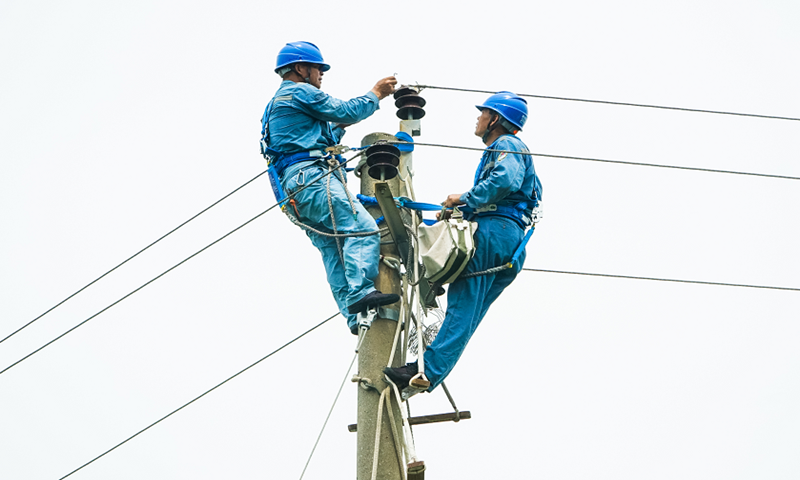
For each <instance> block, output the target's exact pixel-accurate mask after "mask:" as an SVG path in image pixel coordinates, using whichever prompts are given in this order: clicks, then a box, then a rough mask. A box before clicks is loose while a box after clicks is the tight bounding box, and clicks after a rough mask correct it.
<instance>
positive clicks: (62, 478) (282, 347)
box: [59, 312, 352, 480]
mask: <svg viewBox="0 0 800 480" xmlns="http://www.w3.org/2000/svg"><path fill="white" fill-rule="evenodd" d="M337 315H339V312H336V313H335V314H333V315H331V316H330V317H328V318H326V319H325V320H323V321H322V322H320V323H318V324H316V325H315V326H313V327H311V328H309V329H308V330H306V331H305V332H303V333H301V334H300V335H298V336H296V337H295V338H293V339H292V340H290V341H288V342H287V343H285V344H283V346H281V347H280V348H278V349H277V350H273V351H272V352H271V353H269V354H268V355H266V356H264V357H262V358H261V359H259V360H256V361H255V362H254V363H251V364H250V365H249V366H247V367H245V368H243V369H242V370H239V371H238V372H237V373H235V374H233V375H231V376H230V377H228V378H227V379H225V380H223V381H222V382H220V383H218V384H217V385H215V386H214V387H211V388H210V389H208V390H206V391H205V392H203V393H201V394H200V395H198V396H197V397H195V398H194V399H192V400H190V401H189V402H187V403H185V404H183V405H182V406H180V407H178V408H176V409H175V410H173V411H171V412H170V413H168V414H166V415H164V416H163V417H161V418H159V419H158V420H156V421H155V422H153V423H151V424H150V425H148V426H146V427H144V428H143V429H141V430H139V431H138V432H136V433H134V434H133V435H131V436H130V437H128V438H126V439H125V440H123V441H121V442H120V443H118V444H116V445H114V446H113V447H111V448H109V449H108V450H106V451H105V452H103V453H101V454H100V455H98V456H96V457H94V458H93V459H91V460H89V461H88V462H86V463H84V464H83V465H81V466H80V467H78V468H76V469H75V470H73V471H71V472H69V473H68V474H66V475H64V476H63V477H61V478H60V479H59V480H64V479H65V478H67V477H69V476H70V475H72V474H73V473H75V472H77V471H78V470H80V469H82V468H84V467H86V466H88V465H89V464H91V463H94V462H95V461H97V460H99V459H100V458H102V457H104V456H105V455H107V454H109V453H111V452H112V451H114V450H116V449H117V448H119V447H121V446H122V445H124V444H125V443H127V442H129V441H130V440H133V439H134V438H135V437H137V436H139V435H140V434H142V433H144V432H145V431H147V430H149V429H150V428H152V427H154V426H155V425H157V424H159V423H161V422H162V421H164V420H166V419H167V418H169V417H171V416H172V415H174V414H176V413H178V412H179V411H181V410H183V409H184V408H186V407H188V406H189V405H191V404H192V403H194V402H196V401H198V400H200V399H201V398H203V397H205V396H206V395H208V394H209V393H211V392H213V391H214V390H216V389H217V388H219V387H221V386H223V385H225V384H226V383H228V382H229V381H231V380H233V379H234V378H236V377H238V376H239V375H241V374H242V373H244V372H246V371H247V370H250V369H251V368H253V367H255V366H256V365H258V364H259V363H261V362H263V361H264V360H266V359H268V358H269V357H271V356H273V355H275V354H276V353H278V352H280V351H281V350H283V349H284V348H286V347H288V346H289V345H291V344H293V343H294V342H296V341H298V340H300V339H301V338H303V337H304V336H306V335H307V334H309V333H311V332H312V331H314V330H316V329H317V328H319V327H321V326H322V325H324V324H325V323H327V322H328V321H330V320H331V319H333V318H334V317H336V316H337ZM351 367H352V364H351Z"/></svg>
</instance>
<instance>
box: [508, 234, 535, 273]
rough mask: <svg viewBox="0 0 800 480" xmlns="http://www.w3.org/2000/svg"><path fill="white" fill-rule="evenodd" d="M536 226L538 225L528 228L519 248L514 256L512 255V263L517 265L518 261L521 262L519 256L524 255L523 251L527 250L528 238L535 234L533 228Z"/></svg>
mask: <svg viewBox="0 0 800 480" xmlns="http://www.w3.org/2000/svg"><path fill="white" fill-rule="evenodd" d="M535 228H536V227H531V229H530V230H528V233H526V234H525V236H524V237H523V238H522V243H520V244H519V247H517V249H516V250H515V251H514V256H512V257H511V262H510V263H511V265H516V264H517V262H519V256H520V255H522V252H524V251H525V246H526V245H528V240H530V239H531V236H532V235H533V230H534V229H535Z"/></svg>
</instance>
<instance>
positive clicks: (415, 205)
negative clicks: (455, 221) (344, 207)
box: [356, 193, 442, 212]
mask: <svg viewBox="0 0 800 480" xmlns="http://www.w3.org/2000/svg"><path fill="white" fill-rule="evenodd" d="M356 198H357V199H358V200H359V201H360V202H361V204H362V205H377V204H378V200H376V199H375V197H368V196H366V195H361V194H360V193H359V194H358V195H356ZM394 199H395V201H396V202H397V203H398V204H399V205H400V206H401V207H405V208H410V209H412V210H420V211H422V212H438V211H440V210H441V209H442V206H441V205H436V204H433V203H423V202H414V201H412V200H411V199H409V198H408V197H394Z"/></svg>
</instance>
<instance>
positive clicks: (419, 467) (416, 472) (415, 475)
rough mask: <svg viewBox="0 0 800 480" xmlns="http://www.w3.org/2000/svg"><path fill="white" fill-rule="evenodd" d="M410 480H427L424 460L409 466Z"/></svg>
mask: <svg viewBox="0 0 800 480" xmlns="http://www.w3.org/2000/svg"><path fill="white" fill-rule="evenodd" d="M407 478H408V480H425V462H423V461H422V460H420V461H418V462H413V463H409V464H408V477H407Z"/></svg>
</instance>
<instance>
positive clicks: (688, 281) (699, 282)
mask: <svg viewBox="0 0 800 480" xmlns="http://www.w3.org/2000/svg"><path fill="white" fill-rule="evenodd" d="M523 270H527V271H529V272H542V273H562V274H567V275H583V276H589V277H607V278H625V279H629V280H651V281H656V282H673V283H693V284H699V285H718V286H722V287H742V288H762V289H767V290H786V291H791V292H800V288H792V287H772V286H768V285H745V284H740V283H720V282H704V281H700V280H679V279H674V278H654V277H634V276H628V275H611V274H607V273H586V272H566V271H562V270H543V269H539V268H523Z"/></svg>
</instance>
